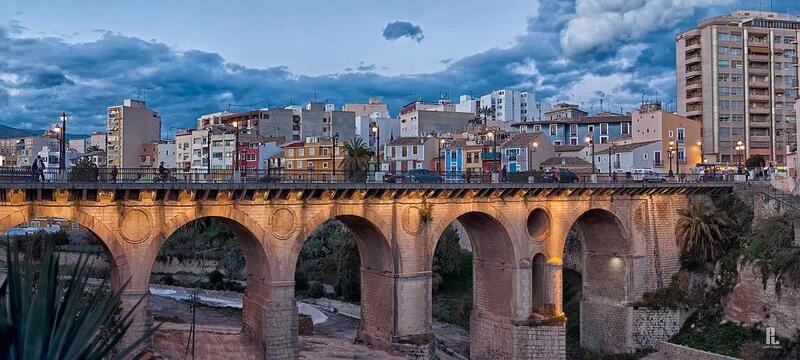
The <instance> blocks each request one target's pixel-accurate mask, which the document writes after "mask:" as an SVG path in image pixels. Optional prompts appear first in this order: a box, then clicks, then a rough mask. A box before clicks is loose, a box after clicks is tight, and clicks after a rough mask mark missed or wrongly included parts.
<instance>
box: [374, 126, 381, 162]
mask: <svg viewBox="0 0 800 360" xmlns="http://www.w3.org/2000/svg"><path fill="white" fill-rule="evenodd" d="M372 132H373V133H374V134H375V163H376V165H377V168H378V169H377V170H376V171H381V132H380V128H379V127H378V123H375V125H373V126H372Z"/></svg>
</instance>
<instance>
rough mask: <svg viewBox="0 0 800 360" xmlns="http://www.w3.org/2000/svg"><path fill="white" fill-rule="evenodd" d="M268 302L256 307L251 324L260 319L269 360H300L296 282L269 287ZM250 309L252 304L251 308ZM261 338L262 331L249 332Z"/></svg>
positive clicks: (250, 317) (251, 317)
mask: <svg viewBox="0 0 800 360" xmlns="http://www.w3.org/2000/svg"><path fill="white" fill-rule="evenodd" d="M267 294H268V295H267V302H266V303H265V304H263V305H262V304H255V302H252V303H251V304H254V305H256V306H255V309H253V310H252V311H253V314H252V315H250V316H248V320H251V319H253V318H256V319H259V320H258V321H256V323H255V324H249V325H246V326H248V327H251V326H254V325H256V326H260V330H261V331H260V336H262V337H261V339H262V341H263V342H264V348H265V355H266V358H267V359H296V358H297V357H298V353H299V349H298V346H299V345H298V333H297V331H298V313H297V302H296V301H295V299H294V282H293V281H286V282H280V283H271V284H269V285H268V292H267ZM248 305H249V304H248ZM261 319H263V322H262V320H261ZM259 323H260V324H259ZM249 331H253V332H255V335H256V336H258V335H259V331H258V329H255V330H252V329H251V330H249Z"/></svg>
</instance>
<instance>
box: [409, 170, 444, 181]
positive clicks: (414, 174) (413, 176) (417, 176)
mask: <svg viewBox="0 0 800 360" xmlns="http://www.w3.org/2000/svg"><path fill="white" fill-rule="evenodd" d="M406 182H410V183H439V182H442V177H441V176H439V174H437V173H435V172H433V171H430V170H426V169H414V170H409V171H408V172H407V173H406Z"/></svg>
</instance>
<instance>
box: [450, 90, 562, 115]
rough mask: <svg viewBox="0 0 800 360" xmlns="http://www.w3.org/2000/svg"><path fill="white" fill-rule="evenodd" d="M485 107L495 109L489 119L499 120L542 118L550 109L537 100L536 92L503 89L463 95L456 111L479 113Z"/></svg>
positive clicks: (456, 106)
mask: <svg viewBox="0 0 800 360" xmlns="http://www.w3.org/2000/svg"><path fill="white" fill-rule="evenodd" d="M484 107H487V108H493V109H494V115H492V116H491V117H489V119H488V120H489V121H497V122H521V121H529V120H535V119H540V118H541V114H542V113H544V112H545V111H548V110H549V107H547V106H546V105H545V104H542V103H539V102H536V94H534V93H533V92H532V91H519V90H511V89H501V90H496V91H492V92H491V93H489V94H486V95H483V96H481V97H480V98H473V97H472V96H470V95H461V97H459V103H458V104H456V105H455V111H458V112H468V113H472V114H477V113H478V112H479V111H480V110H481V109H482V108H484ZM481 117H483V115H481Z"/></svg>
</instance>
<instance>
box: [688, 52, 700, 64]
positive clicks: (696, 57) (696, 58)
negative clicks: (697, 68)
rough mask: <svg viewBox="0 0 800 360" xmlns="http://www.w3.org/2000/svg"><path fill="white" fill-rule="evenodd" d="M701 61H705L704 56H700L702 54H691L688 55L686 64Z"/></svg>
mask: <svg viewBox="0 0 800 360" xmlns="http://www.w3.org/2000/svg"><path fill="white" fill-rule="evenodd" d="M701 61H703V58H702V57H701V56H700V54H697V55H689V56H687V57H686V64H694V63H699V62H701Z"/></svg>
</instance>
